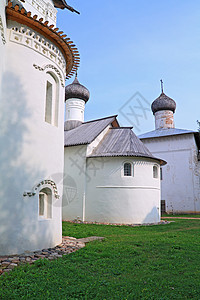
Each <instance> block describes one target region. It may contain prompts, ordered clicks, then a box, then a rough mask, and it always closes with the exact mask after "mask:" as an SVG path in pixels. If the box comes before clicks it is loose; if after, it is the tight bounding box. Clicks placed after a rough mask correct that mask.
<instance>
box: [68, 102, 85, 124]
mask: <svg viewBox="0 0 200 300" xmlns="http://www.w3.org/2000/svg"><path fill="white" fill-rule="evenodd" d="M84 111H85V101H84V100H81V99H78V98H71V99H68V100H67V101H66V121H71V120H76V121H81V122H84Z"/></svg>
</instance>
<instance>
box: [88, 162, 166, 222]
mask: <svg viewBox="0 0 200 300" xmlns="http://www.w3.org/2000/svg"><path fill="white" fill-rule="evenodd" d="M124 162H131V163H132V164H133V165H134V176H133V177H124V176H123V164H124ZM154 165H157V166H158V172H159V167H160V166H159V165H158V164H157V162H156V161H155V162H153V161H150V160H148V159H142V158H133V157H129V158H128V157H127V158H124V157H118V158H114V157H111V158H90V159H88V160H87V173H88V176H89V179H90V180H89V181H88V182H87V186H86V206H85V210H86V213H85V219H86V221H93V222H94V221H97V222H109V223H124V224H142V223H154V222H155V223H156V222H159V221H160V178H153V166H154ZM92 166H93V168H92ZM94 166H95V167H96V168H94ZM94 170H96V171H94Z"/></svg>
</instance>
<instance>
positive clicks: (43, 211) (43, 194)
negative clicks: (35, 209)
mask: <svg viewBox="0 0 200 300" xmlns="http://www.w3.org/2000/svg"><path fill="white" fill-rule="evenodd" d="M39 217H40V218H41V219H51V218H52V192H51V190H50V189H49V188H44V189H42V190H41V191H40V192H39Z"/></svg>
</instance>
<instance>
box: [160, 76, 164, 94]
mask: <svg viewBox="0 0 200 300" xmlns="http://www.w3.org/2000/svg"><path fill="white" fill-rule="evenodd" d="M160 82H161V92H162V94H163V80H162V79H161V80H160Z"/></svg>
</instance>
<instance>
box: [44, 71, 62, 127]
mask: <svg viewBox="0 0 200 300" xmlns="http://www.w3.org/2000/svg"><path fill="white" fill-rule="evenodd" d="M46 79H47V81H46V104H45V122H47V123H49V124H52V125H54V126H58V107H59V95H58V81H57V80H56V79H55V78H54V76H53V75H52V74H51V73H47V74H46Z"/></svg>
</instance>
